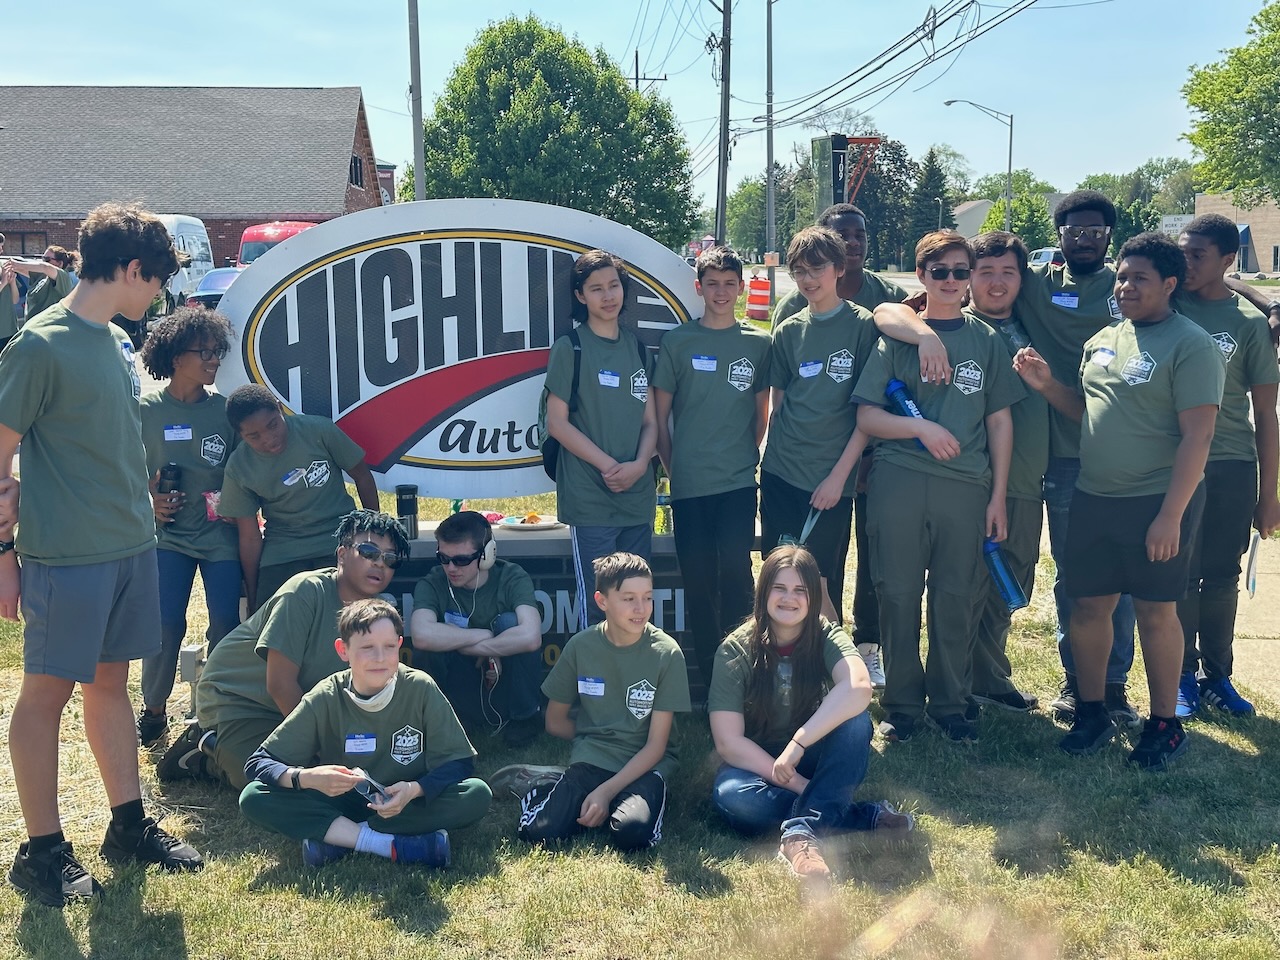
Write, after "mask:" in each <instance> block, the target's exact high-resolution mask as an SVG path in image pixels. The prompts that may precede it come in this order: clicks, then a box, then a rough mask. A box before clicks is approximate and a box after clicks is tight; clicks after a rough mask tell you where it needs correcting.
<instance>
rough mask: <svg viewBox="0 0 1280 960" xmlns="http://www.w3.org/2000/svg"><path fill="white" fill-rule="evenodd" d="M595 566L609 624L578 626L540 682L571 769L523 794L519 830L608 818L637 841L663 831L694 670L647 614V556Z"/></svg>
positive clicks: (537, 832) (536, 831)
mask: <svg viewBox="0 0 1280 960" xmlns="http://www.w3.org/2000/svg"><path fill="white" fill-rule="evenodd" d="M595 575H596V593H595V601H596V603H597V604H599V606H600V609H601V610H603V611H604V615H605V620H604V623H602V624H597V625H596V626H594V627H591V628H589V629H587V630H583V631H582V632H581V633H577V634H574V635H573V636H572V637H571V638H570V639H569V642H568V643H567V644H565V647H564V650H563V651H562V652H561V654H560V659H559V660H557V661H556V665H555V666H554V667H552V668H551V673H550V674H548V675H547V679H546V680H545V681H544V682H543V684H542V692H543V693H545V694H546V695H547V698H548V700H549V701H550V703H548V705H547V732H548V733H550V734H551V735H552V736H555V737H560V738H561V739H563V740H572V741H573V750H572V752H571V753H570V755H569V761H570V765H569V769H568V770H567V771H565V773H564V776H563V777H559V778H556V779H551V778H544V779H543V782H541V783H540V784H539V785H538V786H536V787H534V788H533V789H532V790H531V791H530V792H529V793H528V794H526V795H525V797H524V799H523V800H522V801H521V803H520V809H521V813H520V830H519V834H520V839H521V840H525V841H527V842H529V843H552V842H556V841H561V840H567V839H568V838H569V837H571V836H573V835H574V834H576V833H579V832H581V831H582V830H583V829H584V828H586V829H591V828H594V827H600V826H604V825H605V824H606V823H607V824H608V830H609V842H610V843H612V844H613V845H614V846H615V847H617V848H618V849H620V850H640V849H644V848H646V847H651V846H653V845H654V844H656V843H657V842H658V841H659V840H661V839H662V814H663V811H664V810H665V809H666V805H667V778H668V777H669V776H671V774H672V772H673V771H674V770H675V768H676V763H677V755H676V749H675V746H674V745H673V744H672V743H671V735H672V732H673V729H674V723H675V714H676V712H677V711H687V710H688V709H689V678H688V674H687V672H686V670H685V665H684V654H682V653H681V652H680V646H679V644H677V643H676V642H675V641H674V640H672V639H671V638H670V637H669V636H667V635H666V634H665V633H663V632H662V631H661V630H659V629H657V628H656V627H655V626H653V625H652V624H651V623H649V617H650V615H651V614H652V613H653V573H652V572H651V571H650V569H649V564H648V563H646V562H645V560H644V558H643V557H638V556H636V555H635V554H631V553H614V554H610V555H609V556H607V557H602V558H600V559H599V560H597V561H596V564H595ZM574 706H576V707H577V714H576V719H575V717H571V716H570V714H569V711H570V710H571V709H572V708H573V707H574ZM535 769H536V768H535ZM543 769H545V768H543ZM528 770H529V768H519V767H516V768H507V769H506V770H500V771H498V773H497V774H495V775H494V778H493V779H494V781H500V780H502V779H504V777H505V775H507V774H513V775H514V776H515V778H516V779H517V780H518V779H520V778H521V776H522V775H524V774H525V773H527V772H528ZM500 775H502V776H500Z"/></svg>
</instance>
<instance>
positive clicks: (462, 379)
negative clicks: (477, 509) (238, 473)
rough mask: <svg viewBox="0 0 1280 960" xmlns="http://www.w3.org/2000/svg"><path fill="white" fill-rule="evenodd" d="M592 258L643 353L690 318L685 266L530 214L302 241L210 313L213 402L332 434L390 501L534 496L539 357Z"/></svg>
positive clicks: (397, 210)
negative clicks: (391, 494) (620, 290)
mask: <svg viewBox="0 0 1280 960" xmlns="http://www.w3.org/2000/svg"><path fill="white" fill-rule="evenodd" d="M596 247H601V248H604V249H606V250H611V251H613V252H614V253H616V254H618V255H619V256H620V257H622V259H623V260H625V261H626V263H627V266H628V269H629V270H630V272H631V277H632V283H631V286H630V290H629V292H628V295H627V305H626V308H625V310H624V312H623V315H622V316H623V321H624V323H628V324H631V325H632V326H633V328H634V329H635V330H636V331H637V333H638V334H639V336H640V339H641V340H642V341H643V342H644V343H645V344H647V345H648V346H649V347H651V348H653V347H656V346H657V344H658V340H659V339H660V338H661V337H662V334H663V333H664V332H665V331H666V330H668V329H670V328H671V327H673V326H675V325H676V324H679V323H683V322H685V321H687V320H689V319H690V318H691V317H692V316H694V315H695V311H694V306H695V304H696V305H698V306H700V305H701V304H700V301H699V300H697V297H696V294H695V292H694V286H693V281H694V272H693V271H692V270H691V269H690V268H689V266H688V264H686V263H685V261H684V259H683V258H681V257H679V256H677V255H676V254H674V253H672V252H671V251H669V250H667V249H666V248H665V247H663V246H662V245H661V244H660V243H658V242H657V241H656V240H653V239H651V238H649V237H647V236H645V235H644V234H642V233H638V232H636V231H635V230H632V229H631V228H629V227H624V226H622V225H621V224H618V223H614V222H613V221H611V220H606V219H604V218H603V217H597V216H593V215H591V214H587V213H582V212H581V211H578V210H569V209H566V208H564V207H553V206H548V205H546V204H541V203H529V202H526V201H522V200H425V201H419V202H416V203H400V204H394V205H392V206H389V207H375V208H373V209H370V210H362V211H360V212H358V213H352V214H348V215H346V216H343V217H339V218H337V219H335V220H330V221H327V222H325V223H321V224H319V225H317V226H315V227H312V228H311V229H310V230H305V231H303V232H302V233H299V234H297V235H296V236H293V237H290V238H289V239H288V240H285V241H284V242H283V243H281V244H279V245H277V246H275V247H273V248H272V249H271V250H269V251H267V253H265V254H263V256H261V257H259V258H258V259H257V260H255V261H254V262H253V263H252V264H251V265H250V266H249V267H248V268H247V269H246V270H245V271H244V273H242V274H241V275H240V276H239V277H237V278H236V281H235V283H233V284H232V285H231V287H230V289H228V291H227V293H226V295H225V296H224V297H223V299H222V302H221V304H220V306H219V308H218V309H219V310H220V311H221V312H222V313H223V314H225V315H226V316H227V317H228V318H229V319H230V320H231V322H232V325H233V326H234V327H235V330H236V334H237V336H238V337H239V341H238V343H237V344H236V348H235V350H234V351H233V353H232V354H231V355H230V356H228V357H227V359H226V360H225V361H224V362H223V364H222V368H221V369H220V370H219V372H218V380H217V383H218V389H219V390H220V391H221V392H222V393H224V394H226V393H230V392H231V391H232V390H233V389H235V388H236V387H238V386H240V385H241V384H245V383H259V384H262V385H263V386H265V387H267V388H268V389H270V390H271V391H272V392H273V393H275V395H276V396H278V397H279V398H280V400H281V401H282V402H283V403H284V406H285V408H286V409H287V410H288V411H289V412H291V413H308V414H318V415H320V416H324V417H330V418H332V419H333V420H334V421H335V422H336V423H337V424H338V426H340V427H341V428H342V429H343V430H344V431H345V432H346V433H347V434H348V435H349V436H350V437H351V438H352V439H353V440H355V441H356V442H357V443H358V444H360V446H361V447H363V448H364V451H365V457H366V459H367V460H368V462H369V465H370V467H372V468H373V470H374V472H375V476H376V477H377V479H378V484H379V486H380V487H382V488H383V489H390V488H391V487H392V486H394V485H395V484H398V483H416V484H418V486H419V490H420V493H421V494H422V495H423V496H434V497H448V498H456V497H507V496H521V495H525V494H531V493H543V492H545V491H547V490H550V489H552V488H553V484H552V483H551V482H550V481H549V480H548V479H547V476H546V474H545V473H544V472H543V469H542V459H541V455H540V453H539V450H538V435H537V433H538V431H537V419H538V399H539V396H540V394H541V391H542V382H543V379H544V375H545V373H546V367H547V357H548V355H549V354H550V348H551V344H552V343H553V342H554V341H555V339H556V338H557V337H559V336H561V335H562V334H564V333H567V332H568V330H569V328H570V327H571V326H572V319H571V317H572V304H573V302H574V301H573V294H572V291H571V289H570V279H569V270H570V267H571V266H572V264H573V262H574V260H575V259H577V257H578V256H579V255H580V254H582V253H584V252H585V251H587V250H591V249H593V248H596Z"/></svg>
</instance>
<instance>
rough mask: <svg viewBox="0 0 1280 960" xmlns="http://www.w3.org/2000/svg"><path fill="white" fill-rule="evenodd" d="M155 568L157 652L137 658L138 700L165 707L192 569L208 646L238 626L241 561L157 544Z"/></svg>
mask: <svg viewBox="0 0 1280 960" xmlns="http://www.w3.org/2000/svg"><path fill="white" fill-rule="evenodd" d="M156 561H157V564H158V566H159V569H160V652H159V653H158V654H156V655H155V656H154V657H147V658H146V659H145V660H143V661H142V702H143V703H144V704H146V705H147V706H148V707H150V708H151V709H152V710H155V711H160V710H163V709H164V705H165V701H167V700H168V699H169V694H170V693H172V692H173V681H174V678H175V677H176V675H177V672H178V648H179V647H181V646H182V640H183V638H184V637H185V636H186V635H187V604H189V603H190V602H191V585H192V584H193V583H194V582H195V579H196V569H197V568H199V570H200V579H201V580H203V581H204V597H205V604H206V606H207V608H208V611H209V629H208V630H207V631H206V632H205V639H206V640H207V641H208V643H209V649H210V650H212V649H213V648H214V647H215V646H217V644H218V641H219V640H221V639H222V638H223V637H225V636H226V635H227V634H228V633H230V632H231V631H232V630H234V629H235V628H236V627H238V626H240V561H239V560H216V561H210V560H197V559H196V558H195V557H189V556H187V555H186V554H185V553H178V552H177V551H176V550H157V551H156Z"/></svg>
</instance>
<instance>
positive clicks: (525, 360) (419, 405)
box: [337, 349, 551, 471]
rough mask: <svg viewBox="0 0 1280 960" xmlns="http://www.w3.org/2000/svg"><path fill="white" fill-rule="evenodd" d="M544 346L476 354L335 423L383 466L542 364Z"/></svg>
mask: <svg viewBox="0 0 1280 960" xmlns="http://www.w3.org/2000/svg"><path fill="white" fill-rule="evenodd" d="M550 355H551V351H550V350H546V349H543V350H523V351H521V352H519V353H500V354H498V355H497V356H492V357H479V358H477V359H475V360H467V361H465V362H463V363H455V364H453V365H452V366H448V367H441V368H440V369H439V370H432V371H431V372H430V373H424V374H421V375H419V376H417V377H414V378H413V379H412V380H406V381H405V382H404V383H400V384H397V385H396V386H394V387H392V388H391V389H389V390H384V391H383V392H382V393H380V394H378V395H377V396H376V397H371V398H370V399H368V400H366V401H365V402H364V403H362V404H360V406H358V407H356V408H355V409H353V410H351V411H350V412H349V413H345V414H343V415H342V416H341V417H339V418H338V420H337V424H338V426H339V427H341V428H342V431H343V433H345V434H346V435H347V436H349V437H350V438H351V439H352V440H354V441H355V442H356V443H358V444H360V446H361V447H362V448H363V449H364V455H365V461H366V462H367V463H368V464H369V466H370V467H372V468H373V469H374V470H378V471H385V470H389V469H390V468H391V467H392V465H393V464H395V462H396V461H397V460H398V459H399V458H400V456H401V455H402V454H403V453H404V452H405V451H406V450H408V449H409V448H410V447H411V446H413V444H414V443H416V442H417V441H418V439H419V438H420V437H421V436H422V435H423V434H424V433H426V432H427V431H428V430H429V429H430V428H431V427H432V426H434V425H435V424H436V423H437V422H438V421H439V420H441V419H442V418H444V417H445V416H447V415H449V414H452V413H456V412H457V411H458V410H461V409H462V408H463V407H465V406H466V405H467V404H468V403H469V402H471V401H472V400H473V399H474V398H476V397H477V396H479V395H480V394H482V393H488V392H490V391H492V390H493V389H494V388H496V387H501V386H505V385H506V384H508V383H515V382H516V381H517V380H523V379H524V378H525V377H527V376H529V375H530V374H532V373H537V372H538V371H540V370H545V369H546V368H547V358H548V357H550Z"/></svg>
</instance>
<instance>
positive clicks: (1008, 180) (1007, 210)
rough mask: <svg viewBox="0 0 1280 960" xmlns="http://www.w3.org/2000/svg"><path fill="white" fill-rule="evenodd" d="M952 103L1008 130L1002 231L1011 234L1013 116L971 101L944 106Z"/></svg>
mask: <svg viewBox="0 0 1280 960" xmlns="http://www.w3.org/2000/svg"><path fill="white" fill-rule="evenodd" d="M953 103H967V104H968V105H969V106H971V107H975V108H977V109H978V110H981V111H982V112H983V113H985V114H986V115H987V116H988V117H991V118H992V119H993V120H999V121H1000V122H1001V123H1003V124H1005V125H1006V126H1007V127H1008V128H1009V167H1008V170H1007V172H1006V173H1005V177H1004V229H1005V232H1006V233H1012V232H1013V114H1012V113H1005V112H1003V111H1001V110H996V109H994V108H992V107H984V106H983V105H982V104H980V103H974V102H973V101H972V100H944V101H943V105H944V106H948V107H949V106H951V105H952V104H953Z"/></svg>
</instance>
